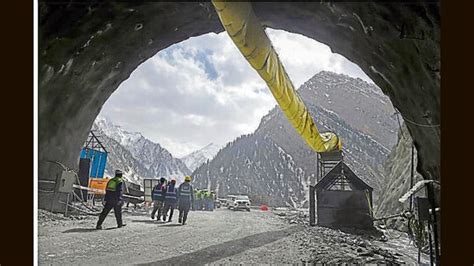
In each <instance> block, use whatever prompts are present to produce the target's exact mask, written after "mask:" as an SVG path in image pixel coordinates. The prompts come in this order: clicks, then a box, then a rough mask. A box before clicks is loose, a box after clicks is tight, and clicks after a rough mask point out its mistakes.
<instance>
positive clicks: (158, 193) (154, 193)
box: [153, 184, 163, 197]
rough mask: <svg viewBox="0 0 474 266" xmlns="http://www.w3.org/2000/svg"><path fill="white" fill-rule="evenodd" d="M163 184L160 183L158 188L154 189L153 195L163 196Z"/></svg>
mask: <svg viewBox="0 0 474 266" xmlns="http://www.w3.org/2000/svg"><path fill="white" fill-rule="evenodd" d="M162 194H163V184H158V188H156V189H155V190H153V195H154V196H156V197H161V196H163V195H162Z"/></svg>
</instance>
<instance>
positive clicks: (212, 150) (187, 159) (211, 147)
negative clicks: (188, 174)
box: [180, 142, 221, 171]
mask: <svg viewBox="0 0 474 266" xmlns="http://www.w3.org/2000/svg"><path fill="white" fill-rule="evenodd" d="M220 149H221V146H219V145H217V144H214V143H212V142H211V143H209V144H208V145H206V146H205V147H203V148H202V149H200V150H197V151H194V152H192V153H190V154H188V155H186V156H184V157H182V158H180V159H181V161H183V162H184V163H185V164H186V166H187V167H188V168H189V170H191V171H194V170H196V168H198V167H199V166H201V164H203V163H205V162H206V161H207V160H212V158H214V156H216V154H217V152H219V150H220Z"/></svg>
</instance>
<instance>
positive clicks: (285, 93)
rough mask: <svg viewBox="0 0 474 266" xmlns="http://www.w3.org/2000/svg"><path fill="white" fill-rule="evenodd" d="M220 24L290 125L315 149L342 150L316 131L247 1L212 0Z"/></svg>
mask: <svg viewBox="0 0 474 266" xmlns="http://www.w3.org/2000/svg"><path fill="white" fill-rule="evenodd" d="M212 3H213V5H214V7H215V9H216V11H217V14H218V15H219V19H220V20H221V23H222V25H223V26H224V28H225V30H226V31H227V33H228V34H229V36H230V38H231V39H232V41H233V42H234V43H235V45H236V46H237V48H238V49H239V50H240V52H241V53H242V54H243V55H244V57H245V59H247V61H248V62H249V63H250V65H251V66H252V67H253V68H254V69H255V70H256V71H257V72H258V74H259V75H260V77H262V79H263V80H265V82H266V83H267V85H268V88H270V90H271V92H272V94H273V96H274V97H275V99H276V101H277V102H278V104H279V105H280V108H281V110H282V111H283V113H284V114H285V115H286V117H287V118H288V120H289V121H290V123H291V125H292V126H293V127H294V128H295V129H296V131H297V132H298V133H299V134H300V135H301V137H302V138H303V139H304V140H305V141H306V143H308V145H309V146H310V147H311V148H312V149H313V150H314V151H316V152H328V151H333V150H341V149H342V144H341V140H340V139H339V138H338V136H337V135H336V134H334V133H332V132H325V133H321V134H320V133H319V131H318V129H317V128H316V125H315V124H314V121H313V118H312V117H311V115H310V114H309V112H308V109H307V108H306V106H305V105H304V102H303V101H302V100H301V98H300V97H299V95H298V94H297V93H296V90H295V88H294V86H293V83H292V82H291V80H290V78H289V77H288V74H287V73H286V71H285V68H284V67H283V64H282V63H281V62H280V59H279V58H278V55H277V53H276V51H275V49H274V48H273V46H272V43H271V42H270V39H269V38H268V36H267V34H266V33H265V31H264V30H263V27H262V25H261V24H260V22H259V21H258V19H257V17H256V16H255V13H254V12H253V10H252V5H251V3H250V2H220V1H212Z"/></svg>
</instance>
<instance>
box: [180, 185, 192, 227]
mask: <svg viewBox="0 0 474 266" xmlns="http://www.w3.org/2000/svg"><path fill="white" fill-rule="evenodd" d="M190 183H191V177H190V176H185V177H184V183H182V184H181V185H179V188H178V210H179V219H178V223H180V224H182V225H185V224H186V220H187V219H188V213H189V209H190V208H191V204H193V203H194V191H193V186H192V185H191V184H190Z"/></svg>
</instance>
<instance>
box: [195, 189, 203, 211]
mask: <svg viewBox="0 0 474 266" xmlns="http://www.w3.org/2000/svg"><path fill="white" fill-rule="evenodd" d="M201 194H202V193H201V190H199V189H196V194H195V197H196V199H195V202H194V205H195V209H196V210H197V211H200V210H201Z"/></svg>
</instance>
